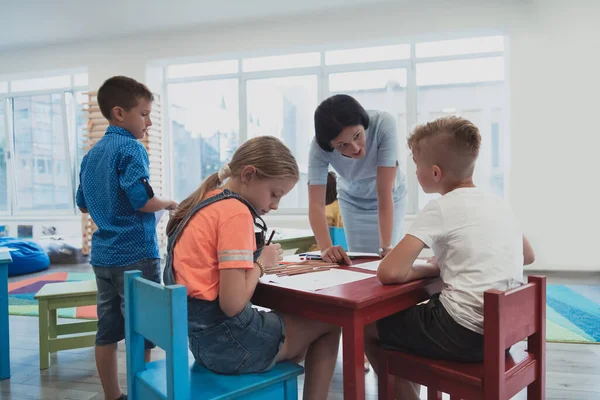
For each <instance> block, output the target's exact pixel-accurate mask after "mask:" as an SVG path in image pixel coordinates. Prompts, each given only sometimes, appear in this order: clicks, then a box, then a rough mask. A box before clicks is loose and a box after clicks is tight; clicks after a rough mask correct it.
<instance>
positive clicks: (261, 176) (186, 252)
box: [164, 136, 340, 400]
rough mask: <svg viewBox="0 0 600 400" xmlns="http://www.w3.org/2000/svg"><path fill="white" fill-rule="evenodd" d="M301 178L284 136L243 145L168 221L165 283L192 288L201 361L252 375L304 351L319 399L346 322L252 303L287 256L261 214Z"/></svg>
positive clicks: (312, 391)
mask: <svg viewBox="0 0 600 400" xmlns="http://www.w3.org/2000/svg"><path fill="white" fill-rule="evenodd" d="M298 179H299V172H298V165H297V163H296V160H295V159H294V156H293V155H292V153H291V152H290V150H289V149H288V148H287V147H286V146H285V145H284V144H283V143H282V142H281V141H280V140H279V139H276V138H274V137H271V136H260V137H257V138H254V139H251V140H248V141H247V142H245V143H244V144H242V145H241V146H240V147H239V148H238V149H237V151H236V152H235V154H234V155H233V157H232V159H231V162H230V163H229V164H226V165H224V166H223V167H222V168H221V169H220V170H219V172H218V173H215V174H213V175H211V176H209V177H208V178H207V179H206V180H205V181H204V182H203V183H202V185H201V186H200V188H199V189H197V190H196V191H195V192H194V193H192V194H191V195H190V196H189V197H188V198H187V199H185V200H184V201H183V202H181V204H180V205H179V207H178V209H177V211H176V212H175V214H174V216H173V217H172V218H171V220H170V221H169V224H168V226H167V233H168V234H169V242H168V253H167V264H166V267H165V279H164V280H165V284H171V283H179V284H182V285H185V286H186V287H187V292H188V323H189V326H188V336H189V342H190V343H189V344H190V350H191V351H192V353H193V354H194V357H195V358H196V361H198V362H199V363H201V364H203V365H205V366H206V367H207V368H209V369H211V370H213V371H215V372H219V373H225V374H245V373H254V372H261V371H268V370H269V369H271V368H272V367H273V366H274V365H275V364H276V363H277V362H279V361H283V360H289V359H292V358H299V357H302V356H303V355H304V354H306V361H305V369H306V377H305V381H304V382H305V383H304V398H305V399H311V400H313V399H317V400H318V399H326V398H327V393H328V391H329V385H330V383H331V379H332V376H333V370H334V368H335V364H336V360H337V352H338V345H339V339H340V328H339V327H336V326H333V325H328V324H325V323H322V322H318V321H312V320H306V319H304V318H300V317H297V316H292V315H286V314H281V313H278V312H276V311H273V312H264V311H258V310H256V309H255V308H252V303H251V302H250V299H251V297H252V294H253V293H254V289H255V288H256V285H257V283H258V279H259V277H260V276H262V275H263V274H264V268H265V267H269V266H273V265H276V264H277V262H278V261H279V260H281V259H282V250H281V246H280V245H279V244H273V245H268V246H265V245H264V236H265V232H266V229H267V227H266V225H265V223H264V221H263V220H262V218H261V217H260V215H264V214H266V213H268V212H269V211H271V210H276V209H277V206H278V205H279V201H280V200H281V198H282V197H283V196H284V195H286V194H287V193H288V192H289V191H290V190H292V188H293V187H294V185H295V184H296V183H297V182H298ZM256 230H258V233H256V234H255V231H256Z"/></svg>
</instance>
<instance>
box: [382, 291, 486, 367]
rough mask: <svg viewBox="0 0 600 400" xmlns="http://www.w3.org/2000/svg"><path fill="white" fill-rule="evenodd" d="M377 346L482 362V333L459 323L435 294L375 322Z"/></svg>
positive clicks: (436, 356)
mask: <svg viewBox="0 0 600 400" xmlns="http://www.w3.org/2000/svg"><path fill="white" fill-rule="evenodd" d="M377 330H378V331H379V340H380V345H381V347H383V348H385V349H395V350H401V351H404V352H407V353H412V354H415V355H418V356H423V357H429V358H434V359H438V360H448V361H463V362H480V361H483V335H481V334H479V333H477V332H473V331H472V330H470V329H467V328H465V327H464V326H462V325H460V324H459V323H457V322H456V321H454V319H453V318H452V317H451V316H450V314H448V311H446V309H445V308H444V306H443V305H442V303H441V302H440V299H439V295H435V296H433V297H432V298H431V299H430V300H429V301H428V302H427V303H426V304H419V305H416V306H413V307H411V308H407V309H406V310H404V311H400V312H399V313H396V314H393V315H390V316H389V317H386V318H383V319H381V320H379V321H377Z"/></svg>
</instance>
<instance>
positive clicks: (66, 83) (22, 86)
mask: <svg viewBox="0 0 600 400" xmlns="http://www.w3.org/2000/svg"><path fill="white" fill-rule="evenodd" d="M70 87H71V76H70V75H61V76H49V77H46V78H34V79H20V80H16V81H11V83H10V90H11V92H26V91H33V90H47V89H63V88H70Z"/></svg>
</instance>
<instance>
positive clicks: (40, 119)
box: [13, 94, 73, 211]
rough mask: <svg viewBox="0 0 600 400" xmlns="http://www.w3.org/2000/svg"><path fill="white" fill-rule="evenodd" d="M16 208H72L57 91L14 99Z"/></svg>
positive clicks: (62, 119) (59, 99)
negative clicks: (55, 92)
mask: <svg viewBox="0 0 600 400" xmlns="http://www.w3.org/2000/svg"><path fill="white" fill-rule="evenodd" d="M13 104H14V141H15V164H14V165H15V175H16V188H17V191H16V197H17V208H18V209H19V210H21V211H23V210H27V211H30V210H70V209H72V208H73V191H72V184H71V183H72V182H71V169H70V165H69V163H68V155H67V149H66V148H65V136H66V128H65V126H64V114H63V112H64V109H63V105H62V99H61V95H60V94H51V95H41V96H32V97H19V98H15V99H14V103H13Z"/></svg>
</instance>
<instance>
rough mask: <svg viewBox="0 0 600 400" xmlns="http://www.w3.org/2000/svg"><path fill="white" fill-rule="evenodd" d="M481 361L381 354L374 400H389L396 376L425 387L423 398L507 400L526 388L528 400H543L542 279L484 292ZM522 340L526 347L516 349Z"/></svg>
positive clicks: (382, 351)
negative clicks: (513, 287) (446, 396)
mask: <svg viewBox="0 0 600 400" xmlns="http://www.w3.org/2000/svg"><path fill="white" fill-rule="evenodd" d="M483 303H484V304H483V310H484V311H483V312H484V324H483V331H484V333H483V335H484V346H485V348H484V361H483V363H479V364H477V363H473V364H470V363H459V362H448V361H438V360H433V359H430V358H424V357H419V356H414V355H411V354H407V353H403V352H399V351H394V350H381V367H380V368H381V371H380V374H379V398H380V399H383V400H385V399H393V398H394V395H393V391H394V379H393V376H397V377H400V378H403V379H406V380H409V381H412V382H415V383H419V384H421V385H424V386H427V398H428V400H438V399H441V398H442V394H441V392H444V393H448V394H450V399H452V400H458V399H465V400H471V399H485V400H492V399H495V400H504V399H510V398H511V397H513V396H514V395H516V394H517V393H519V392H520V391H521V390H523V389H524V388H525V387H527V399H528V400H542V399H544V398H545V378H546V277H545V276H530V277H529V279H528V283H527V284H526V285H523V286H521V287H519V288H517V289H513V290H509V291H506V292H501V291H499V290H488V291H486V292H485V294H484V302H483ZM525 338H527V346H522V345H520V344H519V345H516V346H515V347H514V348H512V349H511V351H510V353H509V354H507V353H506V349H507V348H509V347H510V346H513V345H515V344H516V343H518V342H520V341H522V340H523V339H525Z"/></svg>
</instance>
